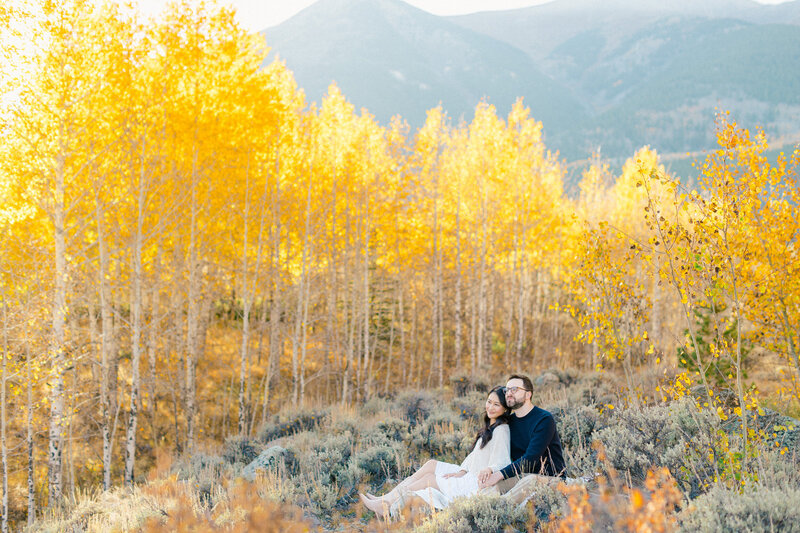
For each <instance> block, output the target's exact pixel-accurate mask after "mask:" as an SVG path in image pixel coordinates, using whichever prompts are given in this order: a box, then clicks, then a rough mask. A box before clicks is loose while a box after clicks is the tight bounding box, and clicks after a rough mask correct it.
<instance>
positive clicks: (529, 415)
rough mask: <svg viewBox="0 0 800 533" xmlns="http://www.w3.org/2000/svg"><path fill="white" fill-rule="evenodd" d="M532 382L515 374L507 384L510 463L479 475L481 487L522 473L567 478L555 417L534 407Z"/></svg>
mask: <svg viewBox="0 0 800 533" xmlns="http://www.w3.org/2000/svg"><path fill="white" fill-rule="evenodd" d="M532 397H533V383H531V380H530V378H528V377H527V376H522V375H517V374H514V375H512V376H511V377H509V378H508V382H507V383H506V403H507V404H508V407H509V408H510V409H511V411H512V415H511V420H510V421H509V423H508V425H509V429H510V430H511V461H512V463H511V464H510V465H508V466H506V467H505V468H503V469H501V470H498V471H496V472H493V471H492V470H491V469H489V468H487V469H485V470H482V471H481V472H479V473H478V481H479V483H480V486H481V488H485V487H492V486H494V485H496V484H497V483H498V482H499V481H501V480H504V479H509V478H514V477H522V474H528V473H533V474H541V475H544V476H551V477H561V478H563V477H565V473H564V470H565V466H564V455H563V453H562V450H561V439H560V438H559V437H558V430H557V429H556V422H555V420H554V419H553V415H551V414H550V413H549V412H547V411H545V410H544V409H540V408H539V407H535V406H534V405H533V402H532V401H531V398H532Z"/></svg>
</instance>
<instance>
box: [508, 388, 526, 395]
mask: <svg viewBox="0 0 800 533" xmlns="http://www.w3.org/2000/svg"><path fill="white" fill-rule="evenodd" d="M518 390H524V391H525V392H530V391H531V390H530V389H525V388H523V387H506V394H508V393H509V392H510V393H511V394H516V393H517V391H518Z"/></svg>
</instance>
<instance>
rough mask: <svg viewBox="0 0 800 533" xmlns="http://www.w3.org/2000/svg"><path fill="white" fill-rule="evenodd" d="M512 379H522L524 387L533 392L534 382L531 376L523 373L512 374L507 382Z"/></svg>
mask: <svg viewBox="0 0 800 533" xmlns="http://www.w3.org/2000/svg"><path fill="white" fill-rule="evenodd" d="M512 379H519V380H522V387H523V388H525V389H526V390H529V391H531V394H533V382H532V381H531V378H529V377H528V376H525V375H523V374H511V375H510V376H508V379H507V380H506V383H508V382H509V381H511V380H512Z"/></svg>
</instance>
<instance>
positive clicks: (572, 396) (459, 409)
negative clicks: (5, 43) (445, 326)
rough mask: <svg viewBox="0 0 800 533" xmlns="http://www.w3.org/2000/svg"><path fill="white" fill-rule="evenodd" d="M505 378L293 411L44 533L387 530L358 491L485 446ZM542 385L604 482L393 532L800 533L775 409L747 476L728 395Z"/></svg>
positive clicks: (798, 454) (576, 453) (787, 447)
mask: <svg viewBox="0 0 800 533" xmlns="http://www.w3.org/2000/svg"><path fill="white" fill-rule="evenodd" d="M503 379H504V378H503V377H502V376H496V377H495V378H494V379H493V380H492V381H491V383H490V382H488V381H487V380H485V379H483V378H479V379H470V378H468V377H466V376H461V377H457V378H454V379H452V380H451V382H450V385H449V387H448V388H447V389H446V390H417V391H405V392H401V393H398V394H396V395H392V396H390V397H386V398H379V397H375V398H372V399H370V400H369V401H367V402H365V403H363V404H360V405H356V406H353V407H351V408H343V407H341V406H338V405H324V406H323V405H320V406H317V407H314V408H305V409H294V410H288V411H284V412H282V413H280V414H278V415H275V416H273V417H272V419H271V420H270V422H269V423H267V424H266V425H264V426H263V427H261V428H260V429H259V430H258V432H257V434H255V435H253V436H250V437H245V438H243V437H231V438H230V439H228V441H226V443H225V444H224V446H222V447H221V448H219V447H216V448H214V447H209V448H207V449H206V451H204V452H199V453H196V454H195V455H193V456H183V457H179V458H177V460H176V461H174V462H173V463H172V464H171V465H169V460H168V458H167V457H166V456H162V458H161V460H160V466H159V467H158V468H157V469H155V470H154V471H153V473H151V481H150V483H148V484H145V485H143V486H141V487H139V488H137V489H135V490H134V491H133V493H124V492H122V491H120V492H115V493H106V494H100V495H94V496H84V497H82V498H81V501H80V502H78V503H77V504H76V505H74V507H73V508H71V509H69V510H67V511H66V512H64V513H61V514H59V515H57V516H53V517H51V519H50V520H49V521H47V522H43V523H41V524H40V525H39V526H38V527H37V528H36V529H35V530H36V531H63V530H65V529H70V528H71V530H72V531H107V530H109V529H113V528H118V529H123V530H127V529H136V528H138V527H142V526H143V527H144V530H146V531H169V530H173V529H174V528H175V527H177V524H178V523H181V524H184V525H186V524H189V525H191V526H192V527H193V528H194V530H200V531H231V530H234V531H240V530H241V531H245V530H248V529H249V530H257V531H281V530H283V531H285V530H295V531H307V530H314V531H317V530H319V531H378V530H384V528H386V527H387V526H386V525H384V524H383V523H382V522H380V521H379V520H377V519H375V517H374V515H373V514H372V512H370V511H366V509H365V508H364V507H363V506H362V505H361V504H360V503H359V502H358V498H357V494H358V492H364V491H371V492H373V493H378V494H380V493H383V492H384V491H386V490H388V489H390V488H391V487H393V486H394V485H395V483H396V482H397V481H398V480H399V479H402V478H404V477H405V476H407V475H409V474H410V473H412V472H413V471H414V470H415V469H416V468H418V467H419V466H421V464H422V463H424V462H425V461H426V460H427V459H429V458H435V459H438V460H442V461H448V462H456V463H459V462H460V461H461V460H462V459H463V457H464V456H465V455H466V454H467V451H468V450H469V448H470V447H471V443H472V442H473V440H474V432H475V428H476V427H477V424H478V417H479V410H480V406H482V404H483V401H484V398H485V394H486V391H487V390H488V388H489V387H490V386H491V385H493V384H495V382H501V381H502V380H503ZM641 379H644V380H650V381H653V380H654V377H653V376H650V377H648V376H641ZM535 382H536V384H537V385H536V391H535V395H534V399H535V401H536V403H537V404H538V405H540V406H542V407H544V408H545V409H547V410H549V411H550V412H551V413H553V415H554V416H555V418H556V420H557V424H558V431H559V434H560V436H561V439H562V443H563V445H564V450H565V458H566V461H567V465H568V475H569V476H572V477H577V476H581V475H586V474H589V475H592V474H594V473H600V474H601V476H600V477H597V478H596V479H595V480H594V481H591V482H589V483H588V484H587V485H586V486H584V485H582V484H581V483H578V484H576V485H570V486H568V485H564V484H560V485H558V486H555V487H546V486H545V487H539V488H538V489H537V490H536V492H535V495H533V496H532V497H531V499H530V501H529V502H528V503H524V504H521V505H515V504H512V503H511V502H509V501H508V500H507V499H505V498H503V497H497V496H492V495H484V496H478V497H475V498H472V499H469V500H464V501H461V502H459V503H457V504H455V505H453V506H452V507H451V508H449V509H447V510H445V511H442V512H438V513H434V514H432V515H431V513H430V511H429V510H427V509H424V508H418V509H415V510H414V511H413V512H410V513H406V514H405V515H404V516H403V518H401V519H400V521H399V522H398V523H394V524H392V525H391V526H389V528H390V530H392V531H395V530H403V531H405V530H413V531H419V532H428V531H430V532H434V531H470V532H471V531H486V532H488V531H530V530H539V529H542V528H545V527H551V526H556V525H559V524H560V525H562V526H563V527H568V528H575V527H588V528H591V530H592V531H598V530H614V531H633V530H641V528H642V527H645V526H649V527H654V528H656V527H663V528H665V529H663V530H666V531H675V530H679V531H697V530H698V528H700V529H699V530H701V531H719V530H731V529H730V528H736V527H739V526H746V527H747V528H749V530H750V531H769V530H771V529H770V528H772V527H774V528H775V529H774V530H775V531H796V530H797V527H798V524H800V490H797V489H796V488H791V487H797V486H798V483H800V470H798V466H800V425H798V421H797V420H794V419H793V418H790V417H787V416H785V415H782V414H780V413H779V412H777V411H773V410H770V409H762V410H761V411H760V413H756V412H755V411H753V412H747V413H746V416H747V417H748V418H749V424H750V427H751V428H754V429H753V431H754V434H753V435H755V436H754V437H751V439H750V444H749V446H750V460H748V463H746V464H744V465H742V464H740V465H739V466H744V467H745V468H744V469H743V470H739V471H738V472H739V473H736V472H737V470H736V469H735V468H734V469H732V468H731V467H733V464H732V463H731V462H737V461H738V462H739V463H741V457H740V456H737V455H736V452H735V450H736V449H738V446H739V445H740V436H739V435H738V433H737V427H738V417H737V416H736V415H735V414H733V413H732V410H731V409H730V407H729V406H728V405H727V403H726V402H727V400H726V399H725V398H726V397H725V396H724V395H723V397H722V398H721V399H720V400H719V401H718V402H717V403H716V405H717V407H719V409H718V410H716V411H715V410H714V405H712V406H711V407H705V406H704V405H707V404H708V399H707V398H698V399H695V398H694V397H693V394H694V393H695V392H693V391H692V392H689V393H688V394H684V393H681V392H680V388H679V387H677V388H676V387H673V386H670V385H669V382H670V380H665V381H663V382H662V383H661V386H662V387H664V388H662V389H661V390H662V393H659V394H664V397H663V398H654V397H650V398H639V399H637V400H635V401H634V403H630V402H629V401H627V402H626V400H624V399H623V398H619V397H618V396H617V392H618V391H619V390H620V388H621V387H620V384H619V383H617V381H616V378H615V377H614V376H613V375H612V374H608V373H606V374H579V373H577V372H574V371H559V370H551V371H548V372H545V373H544V374H542V375H540V376H538V377H537V379H536V380H535ZM651 385H653V387H651V390H655V387H654V385H655V383H652V384H651ZM668 396H669V398H668ZM784 407H786V406H784ZM718 413H728V414H727V415H726V417H725V418H724V419H722V418H720V416H719V414H718ZM792 413H794V411H792ZM795 414H796V413H795ZM262 452H263V453H262ZM259 454H262V455H261V459H262V460H263V459H264V458H265V457H270V458H271V459H270V460H269V461H264V463H265V465H266V466H264V468H263V470H260V471H258V473H255V471H253V470H252V468H251V467H248V465H249V464H250V463H251V462H253V461H254V460H256V459H257V458H259ZM729 463H730V464H729ZM663 469H666V470H663ZM667 472H668V473H667ZM640 501H641V502H648V503H647V506H644V505H643V503H637V502H640ZM237 528H238V529H237ZM292 528H295V529H292Z"/></svg>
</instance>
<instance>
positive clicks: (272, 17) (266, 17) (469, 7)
mask: <svg viewBox="0 0 800 533" xmlns="http://www.w3.org/2000/svg"><path fill="white" fill-rule="evenodd" d="M167 1H168V0H139V5H140V7H141V9H142V11H144V12H145V13H150V14H153V13H157V12H159V11H160V10H161V9H162V8H163V6H164V5H165V4H166V3H167ZM405 1H406V2H408V3H409V4H412V5H414V6H417V7H418V8H420V9H424V10H425V11H428V12H430V13H434V14H436V15H461V14H464V13H474V12H476V11H490V10H502V9H514V8H517V7H526V6H532V5H536V4H544V3H545V2H548V1H551V0H405ZM601 1H602V0H601ZM756 1H757V2H760V3H762V4H779V3H782V2H785V1H787V0H756ZM223 2H224V3H229V4H233V5H234V6H235V7H236V11H237V13H238V18H239V22H240V23H241V24H242V25H243V26H244V27H245V28H248V29H250V30H254V31H258V30H263V29H264V28H268V27H270V26H275V25H276V24H280V23H281V22H283V21H284V20H286V19H288V18H290V17H291V16H292V15H295V14H296V13H297V12H298V11H300V10H301V9H303V8H305V7H308V6H310V5H311V4H313V3H314V2H315V0H220V3H223Z"/></svg>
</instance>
